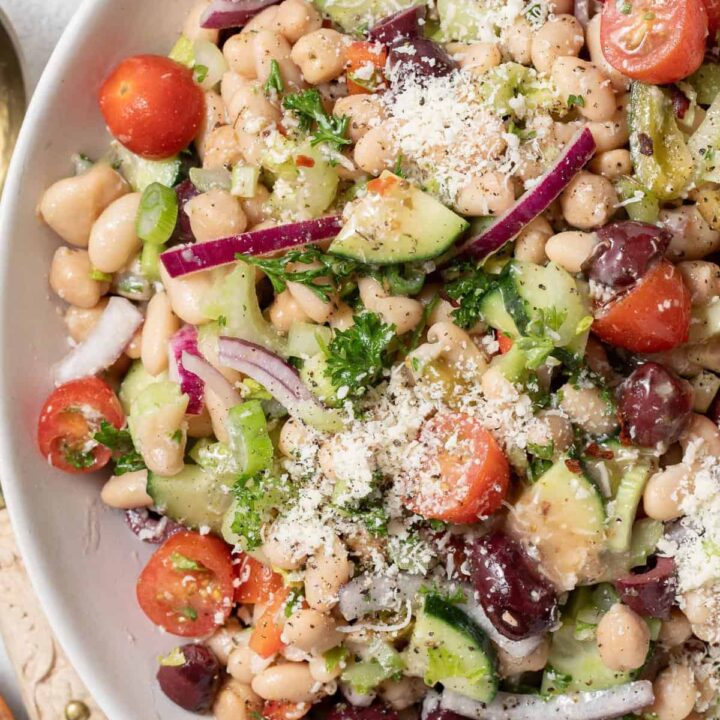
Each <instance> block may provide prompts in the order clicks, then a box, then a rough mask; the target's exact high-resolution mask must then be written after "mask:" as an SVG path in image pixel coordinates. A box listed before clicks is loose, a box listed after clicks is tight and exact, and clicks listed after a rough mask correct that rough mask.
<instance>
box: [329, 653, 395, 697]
mask: <svg viewBox="0 0 720 720" xmlns="http://www.w3.org/2000/svg"><path fill="white" fill-rule="evenodd" d="M404 669H405V662H404V661H403V658H402V656H401V655H400V653H399V652H398V651H397V650H395V648H394V647H393V646H392V645H390V643H387V642H382V641H380V640H374V641H372V642H371V643H370V646H369V648H368V652H366V653H365V654H363V655H361V661H360V662H354V663H352V664H351V665H349V666H348V668H347V669H346V670H345V671H344V672H343V674H342V680H343V682H346V683H348V684H349V685H350V686H351V687H352V689H353V690H354V691H355V692H356V693H358V694H360V695H369V694H370V693H371V692H372V691H373V690H374V689H375V688H376V687H377V686H378V685H379V684H380V683H381V682H383V681H385V680H389V679H390V678H392V677H393V676H396V675H397V674H398V673H402V671H403V670H404Z"/></svg>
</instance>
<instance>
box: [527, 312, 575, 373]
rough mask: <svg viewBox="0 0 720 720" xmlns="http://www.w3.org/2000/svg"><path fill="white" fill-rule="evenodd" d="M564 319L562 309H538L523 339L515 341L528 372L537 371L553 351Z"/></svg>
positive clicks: (565, 315) (565, 316)
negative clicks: (522, 354)
mask: <svg viewBox="0 0 720 720" xmlns="http://www.w3.org/2000/svg"><path fill="white" fill-rule="evenodd" d="M566 318H567V310H565V309H564V308H555V307H552V308H548V309H545V310H543V309H540V310H539V311H538V317H537V318H535V319H534V320H533V321H532V322H531V323H530V324H529V325H528V327H527V333H526V335H525V337H521V338H518V339H517V340H516V344H517V346H518V348H519V349H520V350H522V351H523V352H524V353H525V356H526V359H527V362H526V364H527V367H528V368H529V369H530V370H537V369H538V368H539V367H540V366H541V365H542V364H543V363H544V362H545V361H546V360H547V359H548V358H549V357H550V355H551V354H552V352H553V350H555V342H556V340H557V339H558V337H559V336H558V330H560V328H561V327H562V324H563V323H564V322H565V319H566Z"/></svg>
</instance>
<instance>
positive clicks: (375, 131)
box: [353, 125, 397, 175]
mask: <svg viewBox="0 0 720 720" xmlns="http://www.w3.org/2000/svg"><path fill="white" fill-rule="evenodd" d="M396 155H397V153H396V152H395V148H394V147H393V146H392V142H391V140H390V133H389V132H388V128H387V127H385V126H384V125H376V126H375V127H373V128H370V130H368V131H367V132H366V133H365V134H364V135H363V136H362V137H361V138H360V139H359V140H358V141H357V143H356V144H355V150H354V152H353V158H354V160H355V164H356V165H357V166H358V167H359V168H361V169H362V170H364V171H365V172H366V173H370V174H371V175H379V174H380V173H381V172H382V171H383V170H386V169H387V168H390V167H392V165H393V163H394V162H395V157H396Z"/></svg>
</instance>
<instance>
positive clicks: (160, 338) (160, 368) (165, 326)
mask: <svg viewBox="0 0 720 720" xmlns="http://www.w3.org/2000/svg"><path fill="white" fill-rule="evenodd" d="M179 329H180V320H179V319H178V318H177V316H176V315H175V314H174V313H173V311H172V307H171V306H170V300H169V299H168V296H167V293H164V292H159V293H156V294H155V295H153V297H152V298H151V300H150V302H149V303H148V307H147V312H146V315H145V325H144V326H143V334H142V341H141V345H140V357H141V358H142V363H143V367H144V368H145V370H147V371H148V372H149V373H150V375H159V374H160V373H161V372H164V371H165V370H167V368H168V343H169V342H170V338H171V337H172V336H173V335H174V334H175V333H176V332H177V331H178V330H179Z"/></svg>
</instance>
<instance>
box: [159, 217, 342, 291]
mask: <svg viewBox="0 0 720 720" xmlns="http://www.w3.org/2000/svg"><path fill="white" fill-rule="evenodd" d="M341 228H342V218H341V217H340V216H339V215H329V216H327V217H322V218H316V219H314V220H303V221H301V222H296V223H289V224H287V225H279V226H277V227H271V228H264V229H263V230H251V231H250V232H246V233H243V234H242V235H233V236H232V237H227V238H221V239H220V240H211V241H210V242H205V243H196V244H194V245H181V246H178V247H174V248H172V249H170V250H166V251H165V252H164V253H163V254H162V255H161V256H160V259H161V260H162V263H163V265H164V266H165V269H166V270H167V272H168V275H170V277H171V278H176V277H180V276H181V275H188V274H189V273H194V272H198V271H199V270H209V269H211V268H215V267H219V266H220V265H227V264H228V263H232V262H235V256H236V255H237V254H238V253H241V254H243V255H265V254H267V253H272V252H277V251H278V250H287V249H289V248H292V247H297V246H298V245H305V244H307V243H311V242H317V241H318V240H325V239H327V238H330V237H334V236H335V235H337V234H338V233H339V232H340V229H341Z"/></svg>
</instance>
